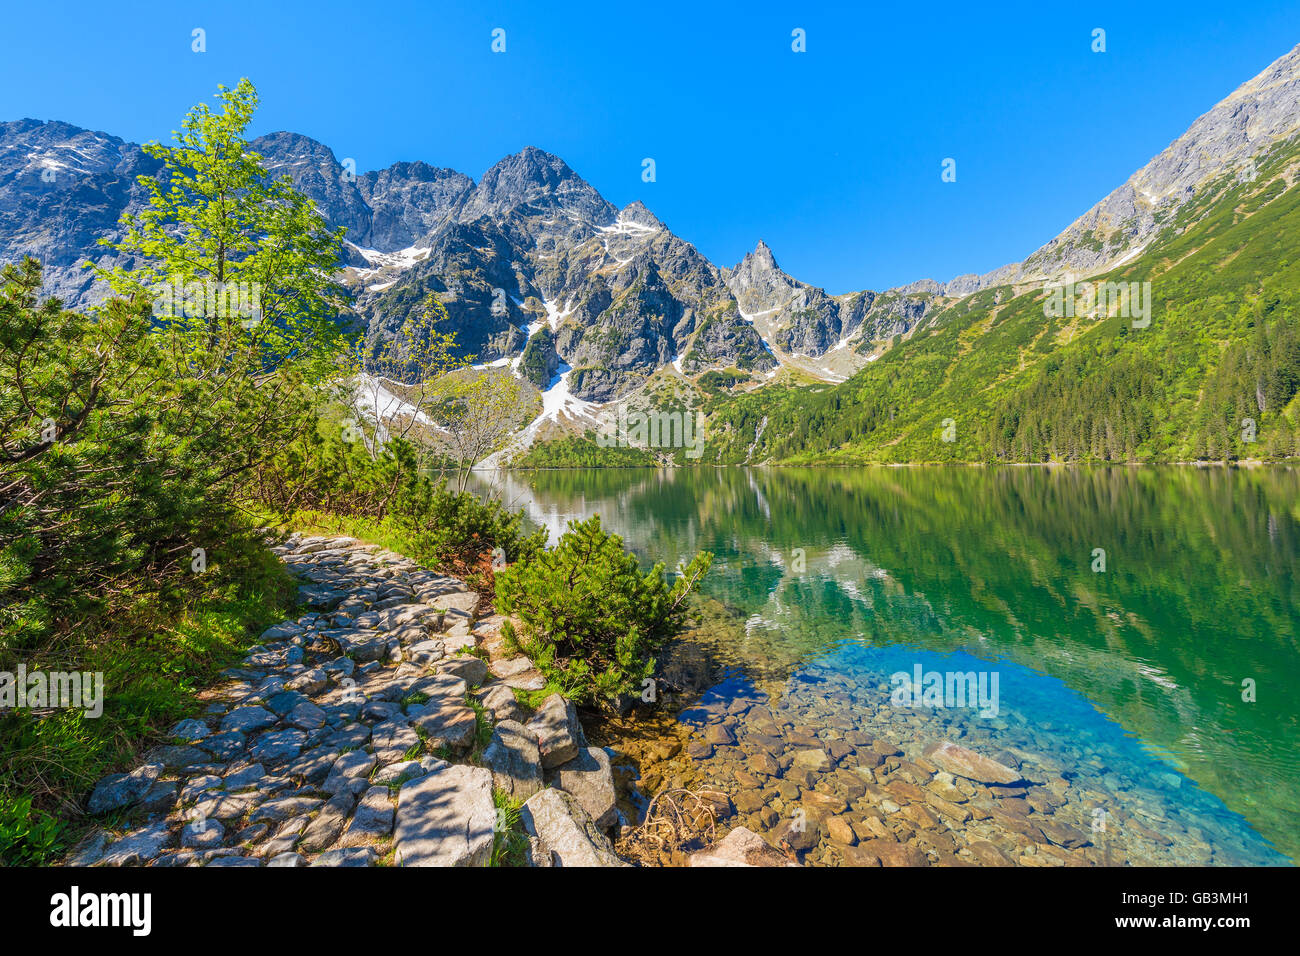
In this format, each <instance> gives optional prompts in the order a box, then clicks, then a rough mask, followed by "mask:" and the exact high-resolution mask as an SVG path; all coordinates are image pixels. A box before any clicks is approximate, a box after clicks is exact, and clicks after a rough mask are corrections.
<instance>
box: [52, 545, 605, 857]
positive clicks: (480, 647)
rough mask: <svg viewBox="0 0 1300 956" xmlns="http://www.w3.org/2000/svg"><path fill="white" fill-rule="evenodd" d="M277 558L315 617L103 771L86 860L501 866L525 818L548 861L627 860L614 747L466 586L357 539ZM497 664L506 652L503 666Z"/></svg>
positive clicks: (266, 636)
mask: <svg viewBox="0 0 1300 956" xmlns="http://www.w3.org/2000/svg"><path fill="white" fill-rule="evenodd" d="M273 550H274V551H275V552H276V553H277V555H278V556H279V557H280V559H281V560H282V561H284V562H285V564H286V565H287V567H288V568H289V569H290V570H291V571H292V572H294V573H295V574H296V575H298V576H299V577H300V578H301V579H302V580H303V584H302V586H301V587H300V589H299V592H298V600H299V604H300V605H305V606H306V607H307V608H308V612H307V613H306V614H304V615H302V616H301V617H299V618H297V619H295V620H286V621H284V622H282V623H280V624H277V625H275V626H273V627H271V628H269V629H268V630H267V631H265V632H264V633H263V634H262V636H261V643H260V644H259V645H257V646H256V647H254V648H252V649H251V650H250V651H249V653H248V655H247V657H246V658H245V659H244V661H243V662H242V663H241V665H240V666H238V667H235V668H231V669H229V670H227V671H225V672H223V674H222V677H223V679H224V683H223V684H221V685H219V686H217V687H215V688H212V689H210V690H208V691H206V692H204V693H203V694H201V695H200V697H201V699H202V700H203V701H204V702H205V704H206V709H205V711H204V712H203V714H202V716H200V717H197V718H193V719H189V720H184V721H181V722H180V723H178V724H177V725H176V726H175V727H173V728H172V729H171V733H170V738H171V742H170V743H167V744H164V745H161V746H157V747H154V748H153V749H151V750H150V751H148V752H147V753H146V754H145V755H144V759H143V763H142V764H141V765H140V766H138V767H137V768H135V769H134V770H132V771H130V772H129V773H121V774H113V775H110V776H108V777H105V778H104V779H103V780H100V781H99V782H98V784H97V785H96V786H95V788H94V790H93V792H92V793H91V795H90V798H89V800H88V803H87V811H88V812H89V813H90V814H91V815H92V816H100V815H104V816H107V817H109V819H111V820H114V821H116V820H119V819H129V820H130V821H131V823H130V825H129V826H127V827H125V828H121V827H114V826H103V827H101V828H99V829H97V830H95V831H94V832H93V833H91V834H90V836H88V837H87V838H86V839H84V840H83V841H82V842H81V844H80V846H78V847H77V849H76V850H75V851H74V852H73V853H72V854H71V855H70V856H69V858H68V859H67V861H66V865H71V866H92V865H97V866H375V865H397V866H481V865H487V864H489V863H490V862H492V860H493V852H494V844H499V842H500V841H501V840H503V839H505V837H506V835H507V832H508V831H509V829H510V826H511V824H510V823H509V817H508V814H507V812H506V810H505V809H504V807H503V803H504V800H503V798H509V799H510V800H512V801H513V802H515V803H518V802H519V801H522V807H521V808H520V809H519V812H518V821H519V826H520V827H522V834H520V835H519V837H520V839H523V838H524V837H526V842H527V847H526V850H525V852H524V858H525V861H526V863H527V865H532V866H551V865H563V866H619V865H625V864H623V863H622V861H621V860H619V858H618V857H617V856H616V855H615V854H614V852H613V847H612V844H611V841H610V838H609V833H610V830H611V829H612V828H613V827H614V826H616V825H617V824H618V823H619V821H620V817H619V815H618V813H617V811H616V809H615V795H614V782H613V778H612V775H611V771H610V759H609V754H608V753H607V752H606V751H604V750H603V749H600V748H596V747H591V746H589V745H588V743H587V740H586V737H585V735H584V733H583V730H582V726H581V724H580V722H579V721H578V717H577V714H576V711H575V710H574V707H573V705H572V704H571V703H569V702H568V701H566V700H565V699H564V698H563V697H561V696H560V695H558V694H556V695H552V696H551V697H549V698H547V699H546V700H545V701H544V702H543V703H542V704H541V706H540V707H538V708H537V710H536V711H535V712H529V711H528V709H526V708H525V707H523V706H522V705H521V704H520V703H519V702H518V701H517V700H516V696H515V693H514V690H515V689H516V688H519V689H523V690H539V689H541V688H542V687H543V686H544V685H545V681H544V679H542V677H541V675H540V674H539V673H538V672H537V671H536V670H534V669H533V667H532V664H531V662H529V661H528V660H527V659H526V658H519V657H513V658H512V657H508V656H505V655H504V654H503V649H502V646H501V639H500V636H499V634H498V633H497V626H498V625H499V623H500V621H499V619H496V618H494V617H493V616H486V617H484V618H482V619H480V618H479V616H478V608H479V596H478V595H477V594H476V593H474V592H472V591H469V590H467V589H466V587H465V585H464V583H463V582H462V581H460V580H458V579H456V578H452V577H448V576H446V575H441V574H437V573H435V572H432V571H428V570H426V569H424V568H421V567H419V566H418V565H416V564H415V563H414V562H413V561H410V560H409V559H407V558H404V557H402V556H401V555H398V554H394V553H392V552H389V551H385V550H383V549H381V548H377V547H374V546H371V545H365V544H362V543H360V542H358V541H356V540H354V539H351V538H325V537H303V536H301V535H298V534H294V535H292V536H290V537H289V538H288V539H287V540H286V541H284V542H283V543H282V544H280V545H276V546H275V547H274V548H273ZM485 658H487V659H485Z"/></svg>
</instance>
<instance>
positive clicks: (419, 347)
mask: <svg viewBox="0 0 1300 956" xmlns="http://www.w3.org/2000/svg"><path fill="white" fill-rule="evenodd" d="M446 321H448V316H447V307H446V306H444V305H443V304H442V300H441V299H439V298H438V297H437V296H436V295H435V294H433V293H430V294H429V297H428V298H427V299H426V300H425V303H424V310H423V312H422V313H420V314H419V315H415V314H412V315H408V316H407V318H406V321H404V322H403V323H402V327H401V328H400V329H399V330H398V332H397V334H396V335H395V336H393V337H392V338H388V339H385V340H384V341H383V344H381V345H380V346H379V347H378V348H377V349H376V350H375V351H374V354H373V355H370V356H367V355H366V351H365V349H366V347H365V345H364V344H363V343H359V344H358V345H357V348H356V351H355V353H354V356H353V361H354V368H355V371H356V374H355V375H354V376H353V378H352V383H353V394H352V395H351V396H350V398H351V403H352V405H354V406H355V407H357V408H358V409H359V410H361V411H363V412H364V413H365V414H366V415H367V416H368V417H370V419H371V427H370V428H369V429H366V430H363V438H364V440H365V443H366V450H367V451H369V452H370V455H371V457H372V458H373V459H376V460H377V459H378V458H379V456H380V455H381V454H382V452H383V447H384V444H385V443H386V442H387V441H389V440H390V439H393V438H399V439H403V440H406V441H411V442H412V443H413V445H414V450H415V453H416V461H417V464H418V467H419V468H420V469H421V471H423V470H424V467H425V466H426V465H427V463H428V460H429V458H430V457H431V455H432V453H433V449H434V447H435V444H434V440H433V439H434V433H435V432H441V431H443V430H444V429H443V428H442V427H441V426H440V425H439V424H438V423H437V422H435V421H434V420H433V419H432V418H431V417H430V412H431V411H432V410H433V406H434V405H435V404H436V403H437V402H438V401H439V400H440V397H441V393H440V391H439V389H438V387H437V384H436V383H437V381H438V379H440V378H442V377H443V376H444V375H446V374H448V373H449V372H454V371H456V370H458V369H462V368H465V367H467V366H468V365H469V364H470V363H472V362H473V361H474V357H473V356H472V355H471V356H456V355H455V354H454V349H455V347H456V333H455V332H443V331H442V330H441V329H439V326H440V325H441V324H442V323H444V322H446ZM407 382H409V384H406V383H407ZM396 393H400V394H396Z"/></svg>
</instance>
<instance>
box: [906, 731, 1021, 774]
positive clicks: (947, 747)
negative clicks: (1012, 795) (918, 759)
mask: <svg viewBox="0 0 1300 956" xmlns="http://www.w3.org/2000/svg"><path fill="white" fill-rule="evenodd" d="M925 756H926V758H927V759H928V760H929V761H930V762H931V763H934V764H936V765H937V766H938V767H940V768H941V769H943V770H946V771H948V773H950V774H952V775H953V776H957V777H965V778H966V779H967V780H974V781H975V782H976V783H994V784H998V783H1000V784H1011V783H1017V782H1018V781H1019V780H1020V779H1021V777H1020V774H1019V773H1018V772H1017V771H1015V770H1012V769H1011V768H1010V767H1008V766H1006V765H1004V764H1000V763H998V762H997V761H996V760H993V759H991V758H989V757H984V756H981V755H980V754H977V753H975V752H974V751H973V750H967V749H966V748H965V747H959V746H957V744H954V743H952V742H951V741H947V740H945V741H943V742H942V743H937V744H931V745H930V746H929V747H927V748H926V749H925Z"/></svg>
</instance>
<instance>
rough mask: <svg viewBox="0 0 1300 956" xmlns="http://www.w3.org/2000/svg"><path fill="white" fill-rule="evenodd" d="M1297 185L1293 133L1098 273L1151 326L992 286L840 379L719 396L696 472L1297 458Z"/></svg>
mask: <svg viewBox="0 0 1300 956" xmlns="http://www.w3.org/2000/svg"><path fill="white" fill-rule="evenodd" d="M1298 179H1300V141H1297V140H1292V141H1290V142H1288V143H1284V144H1281V145H1279V146H1277V147H1275V148H1274V149H1273V150H1271V151H1270V152H1269V153H1268V154H1266V155H1264V156H1262V157H1261V158H1260V159H1259V161H1258V163H1257V167H1256V175H1255V176H1254V177H1253V178H1252V179H1251V180H1250V181H1248V182H1237V181H1235V180H1230V179H1225V180H1223V181H1221V182H1218V183H1215V184H1212V185H1211V186H1210V187H1209V188H1205V189H1202V190H1201V194H1200V196H1199V197H1198V199H1197V200H1195V201H1193V202H1191V203H1189V204H1188V205H1187V206H1186V207H1184V208H1183V210H1182V211H1181V212H1180V214H1179V216H1178V218H1177V220H1176V221H1174V222H1171V223H1170V225H1169V227H1168V228H1167V229H1166V230H1165V231H1164V232H1163V233H1162V234H1161V235H1160V237H1159V238H1158V239H1157V240H1156V241H1155V242H1153V243H1152V244H1151V246H1149V247H1148V248H1147V249H1146V250H1145V251H1144V252H1143V253H1142V254H1141V255H1140V256H1138V257H1136V258H1134V259H1133V260H1132V261H1131V262H1129V263H1127V264H1125V265H1124V266H1122V267H1120V268H1117V269H1115V270H1113V271H1112V272H1111V273H1109V274H1107V275H1103V276H1096V277H1093V278H1094V279H1095V280H1097V281H1107V280H1109V281H1114V282H1150V283H1151V299H1152V305H1153V308H1152V312H1151V322H1150V325H1149V326H1148V327H1146V328H1134V327H1133V323H1132V321H1131V319H1130V318H1127V317H1121V316H1119V315H1110V316H1108V317H1098V318H1064V317H1062V318H1050V317H1048V316H1047V314H1046V313H1045V309H1044V299H1045V295H1044V292H1043V290H1042V289H1041V288H1032V289H1023V288H1022V289H1021V290H1015V289H1012V288H1011V287H999V288H992V289H986V290H983V291H981V292H979V293H977V294H975V295H973V296H970V297H968V298H966V299H963V300H961V301H960V302H958V303H956V304H954V305H952V306H950V307H949V308H948V309H946V310H945V311H944V312H943V313H941V314H940V315H939V316H938V317H937V320H936V322H935V324H934V325H933V326H931V327H929V328H927V329H925V330H923V331H920V332H918V333H916V334H915V335H914V337H913V338H912V339H910V340H909V341H907V342H904V343H902V344H901V345H900V346H899V347H897V348H895V349H893V350H891V351H890V352H888V353H886V354H885V355H884V356H883V357H882V358H881V359H880V360H879V361H878V362H875V363H873V364H872V365H870V366H868V367H867V368H865V369H863V370H862V371H861V372H859V373H858V374H857V375H856V376H854V377H853V378H852V379H850V380H849V381H847V382H845V383H843V384H842V385H838V386H835V387H827V386H812V387H803V388H772V389H762V390H759V391H756V392H751V393H748V394H744V395H740V396H724V397H721V398H719V399H716V400H714V401H713V402H711V403H710V404H709V406H708V407H707V409H706V410H707V411H709V412H710V413H711V414H710V427H709V432H708V434H709V436H710V445H709V449H708V451H707V452H706V453H705V455H704V456H703V458H702V459H701V462H702V463H716V462H722V463H740V462H745V461H752V462H760V461H788V462H807V463H811V462H837V461H842V462H851V461H892V462H901V461H1015V462H1041V461H1054V460H1055V461H1078V460H1091V461H1162V460H1166V461H1167V460H1190V459H1225V458H1259V457H1280V456H1291V455H1296V454H1300V407H1298V406H1300V400H1298V399H1297V398H1296V394H1297V389H1298V388H1300V256H1298V255H1297V252H1298V251H1300V189H1297V188H1295V184H1296V183H1297V180H1298ZM1017 291H1019V293H1020V294H1016V293H1017ZM1243 419H1251V420H1253V422H1254V423H1255V424H1254V429H1255V432H1254V437H1255V440H1254V441H1249V440H1248V438H1249V437H1250V426H1243V424H1242V420H1243ZM948 420H951V424H950V426H949V427H948V429H947V437H949V438H951V439H952V440H951V441H945V440H944V437H945V424H946V423H948ZM756 436H758V440H757V442H756V441H755V438H756Z"/></svg>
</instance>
